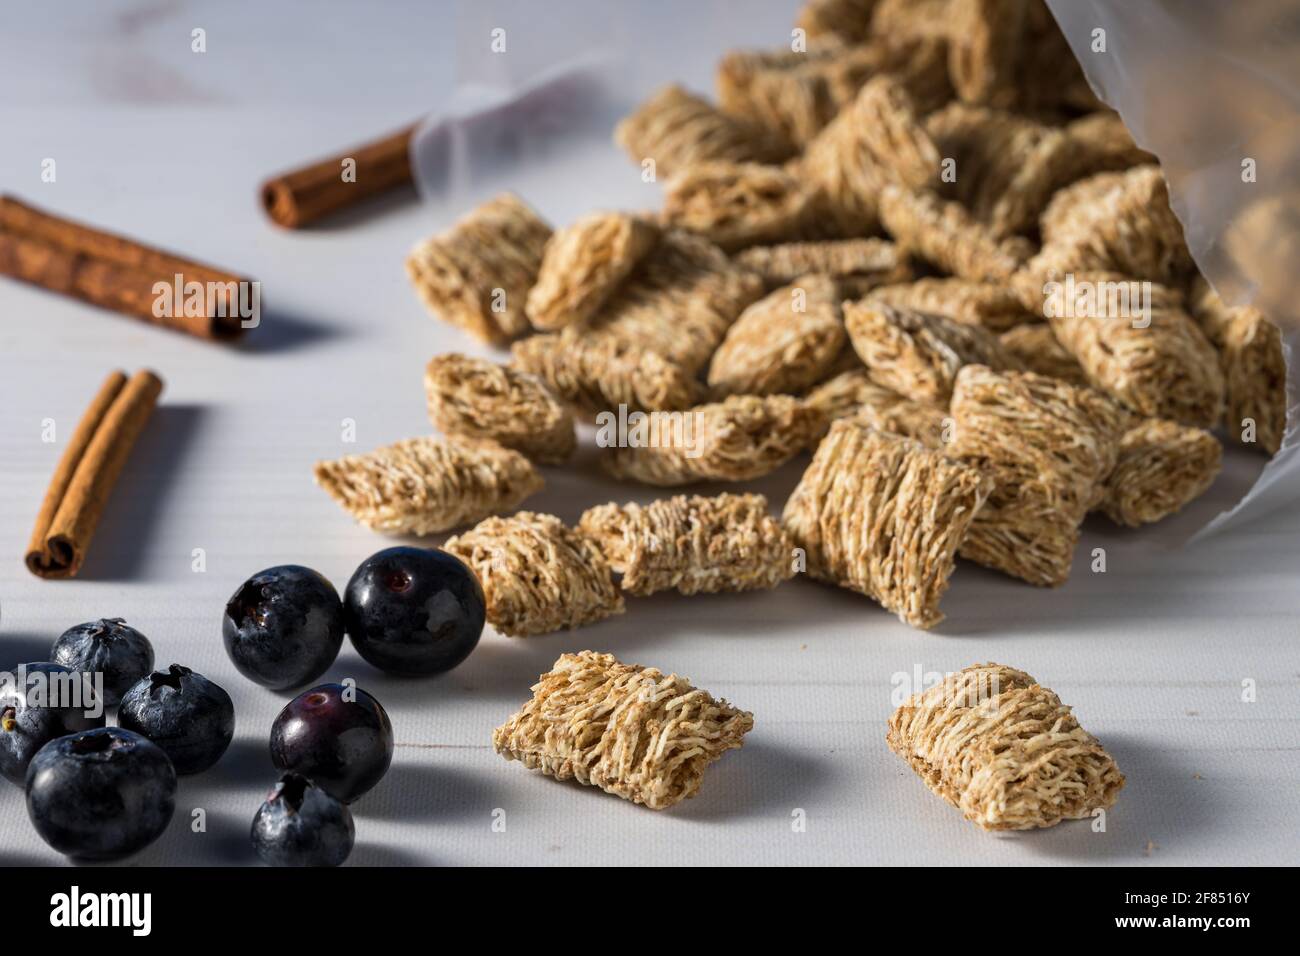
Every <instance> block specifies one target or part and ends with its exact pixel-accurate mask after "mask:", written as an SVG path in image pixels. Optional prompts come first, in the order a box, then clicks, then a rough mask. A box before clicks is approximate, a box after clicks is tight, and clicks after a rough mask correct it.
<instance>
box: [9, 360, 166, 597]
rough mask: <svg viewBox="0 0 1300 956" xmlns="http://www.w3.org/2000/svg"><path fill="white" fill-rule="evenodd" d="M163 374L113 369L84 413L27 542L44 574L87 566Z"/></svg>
mask: <svg viewBox="0 0 1300 956" xmlns="http://www.w3.org/2000/svg"><path fill="white" fill-rule="evenodd" d="M162 387H163V383H162V379H160V378H159V377H158V376H157V375H155V374H154V373H153V372H150V371H148V370H141V371H139V372H136V373H135V374H134V375H133V376H131V378H130V379H129V380H128V379H127V377H126V374H125V373H123V372H113V373H112V374H110V375H109V376H108V378H107V379H105V380H104V384H103V385H102V386H100V389H99V392H98V394H96V395H95V398H94V400H93V401H92V402H91V403H90V407H89V408H87V409H86V412H85V414H84V415H82V417H81V421H80V423H79V424H78V425H77V429H76V431H74V432H73V433H72V439H71V440H70V441H69V442H68V447H67V449H66V450H65V451H64V452H63V457H62V458H60V459H59V466H58V468H56V469H55V471H54V477H53V478H51V479H50V485H49V488H48V489H47V490H46V492H45V500H44V501H42V502H41V510H40V513H39V514H38V515H37V517H36V527H35V529H34V530H33V531H32V539H31V542H30V543H29V544H28V545H27V568H28V570H29V571H31V572H32V574H35V575H37V576H38V577H42V578H70V577H73V576H74V575H75V574H76V573H77V572H78V571H79V570H81V563H82V561H84V560H85V557H86V551H87V550H88V549H89V548H90V541H91V539H92V538H93V537H94V535H95V528H96V527H97V526H98V525H99V519H100V516H101V515H102V514H103V513H104V505H105V504H106V503H107V502H108V498H109V495H110V494H111V493H112V491H113V485H114V484H115V483H116V482H117V478H118V475H119V474H121V471H122V466H123V465H124V464H126V459H127V456H128V455H129V454H130V453H131V447H132V446H133V445H134V444H135V440H136V439H137V438H138V437H139V435H140V432H141V431H142V430H143V429H144V426H145V423H146V422H147V421H148V420H149V416H150V415H152V414H153V410H154V407H155V406H156V405H157V404H158V395H159V394H160V393H161V392H162Z"/></svg>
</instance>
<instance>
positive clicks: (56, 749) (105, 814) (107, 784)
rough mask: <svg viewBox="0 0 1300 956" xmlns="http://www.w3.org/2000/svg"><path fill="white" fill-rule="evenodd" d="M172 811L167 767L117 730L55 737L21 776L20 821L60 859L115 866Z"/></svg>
mask: <svg viewBox="0 0 1300 956" xmlns="http://www.w3.org/2000/svg"><path fill="white" fill-rule="evenodd" d="M175 806H176V771H175V770H173V769H172V762H171V761H170V760H168V759H167V755H166V754H165V753H163V752H162V750H160V749H159V748H158V747H155V746H154V745H153V744H151V743H150V742H149V741H147V740H145V739H144V738H143V737H141V736H140V735H139V734H134V733H132V732H131V731H129V730H123V729H122V728H120V727H100V728H99V729H97V730H87V731H84V732H82V733H77V734H72V735H70V736H67V737H60V738H59V739H58V740H54V741H51V742H50V743H48V744H46V745H45V746H44V747H42V748H41V751H40V753H38V754H37V755H36V756H35V757H33V758H32V763H31V766H30V767H28V768H27V814H28V816H30V817H31V818H32V824H33V825H34V826H35V827H36V832H37V833H39V834H40V835H41V838H42V839H44V840H45V842H46V843H48V844H49V845H50V846H52V847H54V849H56V850H58V851H59V852H60V853H65V854H67V855H68V856H73V857H78V858H80V859H84V860H115V859H119V858H120V857H124V856H129V855H130V854H132V853H135V852H136V851H137V850H142V849H144V848H145V847H146V846H148V845H149V844H150V843H152V842H153V841H154V840H156V839H158V837H159V836H160V835H161V834H162V832H163V830H165V829H167V824H168V823H169V822H170V821H171V818H172V810H173V809H175Z"/></svg>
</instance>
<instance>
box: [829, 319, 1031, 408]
mask: <svg viewBox="0 0 1300 956" xmlns="http://www.w3.org/2000/svg"><path fill="white" fill-rule="evenodd" d="M844 324H845V326H846V328H847V329H848V333H849V340H850V341H851V342H852V343H853V350H854V351H855V352H857V353H858V358H860V359H862V362H863V364H864V365H866V367H867V368H868V369H869V370H870V372H871V377H872V379H873V380H875V381H876V382H878V383H879V384H881V385H884V386H886V387H888V388H892V389H893V390H894V391H896V392H898V394H900V395H902V396H903V397H905V398H910V399H912V400H913V401H916V402H924V403H927V404H931V405H939V406H944V407H946V406H947V404H948V399H949V398H951V397H952V386H953V382H954V381H956V378H957V373H958V372H959V371H960V370H961V368H962V366H964V365H970V364H972V363H974V364H979V365H987V366H990V367H991V368H995V369H1005V368H1017V367H1018V363H1017V362H1016V360H1015V359H1014V358H1013V357H1012V356H1011V355H1010V354H1008V353H1007V352H1006V351H1005V350H1004V349H1003V348H1002V346H1001V345H1000V344H999V342H998V340H997V337H996V336H995V335H993V333H991V332H987V331H985V330H984V329H982V328H980V327H979V326H977V325H967V324H965V323H962V322H956V321H953V320H952V319H949V318H946V317H944V316H942V315H932V314H930V313H927V312H916V311H912V310H910V309H898V308H895V307H894V306H890V305H878V304H876V303H873V302H871V301H870V300H869V299H868V300H867V301H864V302H846V303H844Z"/></svg>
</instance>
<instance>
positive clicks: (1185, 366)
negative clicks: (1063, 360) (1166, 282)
mask: <svg viewBox="0 0 1300 956" xmlns="http://www.w3.org/2000/svg"><path fill="white" fill-rule="evenodd" d="M1079 278H1080V279H1084V280H1087V281H1091V278H1090V277H1089V276H1088V275H1083V276H1080V277H1079ZM1152 299H1153V300H1152V303H1151V307H1150V309H1149V314H1148V315H1146V316H1145V317H1143V316H1128V315H1114V316H1112V315H1109V314H1107V315H1092V314H1089V315H1079V314H1062V313H1064V312H1066V311H1067V310H1064V309H1061V308H1053V309H1050V310H1049V311H1051V312H1053V313H1054V314H1053V315H1052V316H1051V319H1050V321H1051V326H1052V332H1053V334H1054V335H1055V336H1056V339H1057V341H1059V342H1060V343H1061V345H1062V346H1064V347H1065V349H1066V350H1067V351H1068V352H1069V353H1070V354H1071V355H1073V356H1074V357H1075V358H1076V359H1077V360H1078V362H1079V364H1080V365H1081V366H1082V367H1083V370H1084V372H1085V374H1086V375H1087V376H1088V380H1089V381H1090V382H1091V383H1092V385H1093V387H1094V388H1098V389H1100V390H1102V391H1104V392H1106V393H1107V394H1108V395H1110V396H1112V397H1114V398H1116V399H1118V400H1119V401H1120V402H1122V403H1123V404H1124V405H1125V406H1126V407H1127V408H1130V409H1132V410H1133V411H1135V412H1137V413H1138V414H1140V415H1145V416H1147V417H1150V418H1172V419H1173V420H1174V421H1178V422H1182V423H1183V424H1185V425H1196V426H1199V427H1202V428H1212V427H1213V426H1215V425H1217V424H1218V423H1219V422H1220V421H1222V420H1223V409H1224V393H1225V386H1224V381H1223V372H1222V370H1221V368H1220V366H1219V357H1218V355H1217V354H1216V353H1215V350H1214V346H1213V345H1211V344H1210V341H1209V340H1208V339H1207V338H1206V337H1205V335H1204V333H1202V332H1201V330H1200V328H1199V327H1198V326H1197V324H1196V323H1195V322H1194V321H1193V320H1192V319H1191V317H1190V316H1188V315H1187V313H1185V312H1184V311H1183V310H1182V309H1181V308H1178V307H1171V306H1170V305H1169V302H1170V298H1169V296H1168V294H1166V293H1164V292H1157V293H1156V294H1155V295H1154V296H1153V297H1152ZM1106 308H1107V309H1108V308H1109V306H1107V307H1106ZM1069 311H1075V310H1069ZM1144 323H1145V324H1144Z"/></svg>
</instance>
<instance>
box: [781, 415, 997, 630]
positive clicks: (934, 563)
mask: <svg viewBox="0 0 1300 956" xmlns="http://www.w3.org/2000/svg"><path fill="white" fill-rule="evenodd" d="M989 488H990V483H989V481H988V479H987V478H986V477H985V476H983V475H982V474H980V472H979V471H978V470H977V469H975V468H972V467H969V466H967V465H964V464H962V463H960V462H956V461H953V460H951V459H949V458H947V457H945V456H944V455H943V454H941V453H939V452H936V451H931V450H930V449H928V448H926V447H925V446H924V445H922V444H921V443H920V442H916V441H913V440H912V439H909V438H903V437H901V436H899V435H893V434H888V433H886V432H880V431H876V430H875V429H874V428H870V427H868V426H866V425H864V424H861V423H860V422H858V421H856V420H854V419H850V418H842V419H840V420H839V421H837V422H835V423H834V424H832V425H831V429H830V432H829V433H828V434H827V435H826V437H825V438H824V439H822V442H821V444H820V445H819V446H818V447H817V453H816V454H815V455H814V456H813V460H812V464H811V465H809V466H808V470H807V471H805V472H804V475H803V477H802V478H801V479H800V480H799V485H798V487H796V488H795V490H794V493H793V494H791V495H790V499H789V501H787V502H786V505H785V513H784V515H783V517H782V523H783V524H784V525H785V529H786V531H788V532H789V534H790V537H791V538H792V539H793V540H794V543H795V544H796V545H798V546H799V547H801V548H803V549H804V551H805V553H806V554H807V560H808V573H809V574H811V575H813V577H816V578H819V579H821V580H825V581H831V582H833V583H835V584H838V585H839V586H841V587H845V588H848V589H850V590H853V591H857V592H859V593H861V594H865V595H867V596H868V597H870V598H873V599H874V600H876V601H878V602H880V604H881V605H882V606H883V607H885V608H886V609H887V610H890V611H893V612H894V613H895V614H897V615H898V619H899V620H901V621H902V622H904V623H905V624H910V625H911V626H912V627H918V628H926V629H928V628H931V627H934V625H936V624H938V623H939V622H940V621H942V620H943V613H942V612H941V611H940V610H939V600H940V598H942V597H943V593H944V591H946V590H947V589H948V578H949V576H950V575H951V574H952V570H953V564H954V563H955V560H956V557H957V548H958V546H959V545H960V544H961V542H962V539H963V538H964V537H965V535H966V530H967V528H968V527H969V526H970V523H971V520H972V519H973V518H974V517H975V516H976V514H977V513H978V512H979V509H980V506H981V505H982V504H983V502H984V499H985V497H986V496H987V495H988V493H989Z"/></svg>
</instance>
